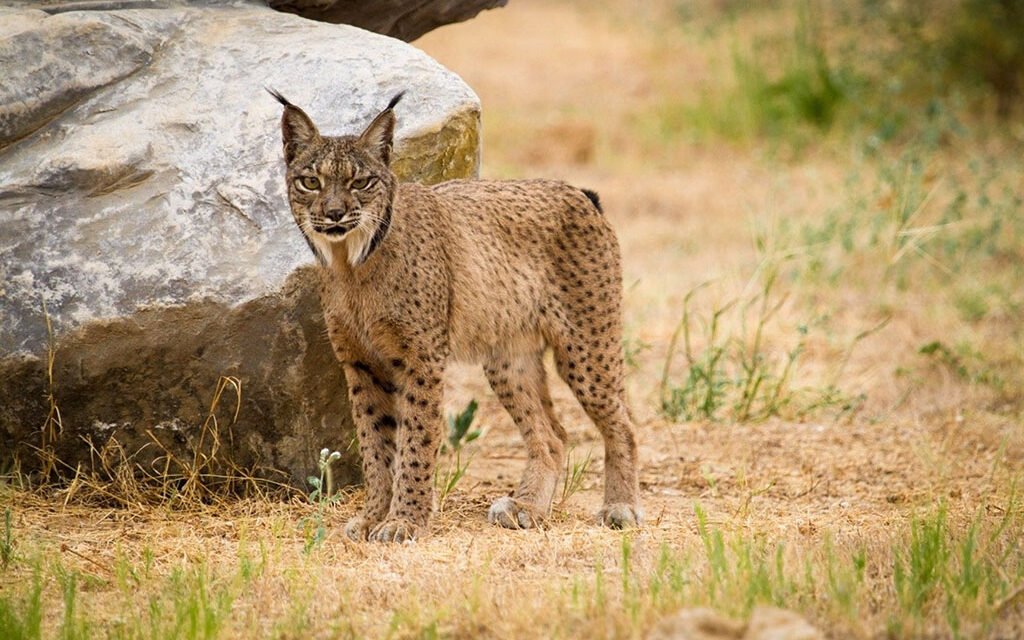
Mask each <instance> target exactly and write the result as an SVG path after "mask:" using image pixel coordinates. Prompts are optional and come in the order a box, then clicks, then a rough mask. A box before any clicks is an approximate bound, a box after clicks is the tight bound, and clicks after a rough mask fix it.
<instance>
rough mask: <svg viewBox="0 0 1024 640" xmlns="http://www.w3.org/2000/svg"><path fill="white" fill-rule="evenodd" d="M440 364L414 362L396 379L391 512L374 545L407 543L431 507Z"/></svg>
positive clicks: (374, 534) (424, 522)
mask: <svg viewBox="0 0 1024 640" xmlns="http://www.w3.org/2000/svg"><path fill="white" fill-rule="evenodd" d="M443 371H444V370H443V359H441V358H435V359H432V360H427V359H419V358H417V359H415V360H413V361H412V362H409V363H407V367H406V369H405V372H404V374H403V375H402V376H400V386H399V390H398V393H397V399H396V402H397V405H398V408H399V411H398V414H399V416H400V419H399V426H398V434H397V444H398V458H397V460H396V462H395V474H394V483H393V488H392V492H391V507H390V511H389V512H388V517H387V519H386V520H384V522H382V523H380V524H379V525H377V527H376V528H375V529H374V530H373V532H372V533H371V535H370V537H371V538H372V539H373V540H376V541H378V542H404V541H406V540H412V539H413V538H415V537H416V536H417V534H418V532H419V531H420V530H421V529H424V528H425V527H426V525H427V521H428V520H429V519H430V512H431V510H432V509H433V506H434V467H435V465H436V462H437V448H438V445H439V444H440V442H441V393H442V374H443Z"/></svg>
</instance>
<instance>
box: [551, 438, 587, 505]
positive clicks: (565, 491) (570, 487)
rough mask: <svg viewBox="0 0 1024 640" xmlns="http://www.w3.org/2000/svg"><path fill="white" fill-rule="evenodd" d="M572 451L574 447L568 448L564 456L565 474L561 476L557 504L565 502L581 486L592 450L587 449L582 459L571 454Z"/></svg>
mask: <svg viewBox="0 0 1024 640" xmlns="http://www.w3.org/2000/svg"><path fill="white" fill-rule="evenodd" d="M574 451H575V449H570V450H569V454H568V455H566V457H565V474H564V475H563V476H562V498H561V500H559V502H558V504H559V506H562V505H564V504H565V503H567V502H568V501H569V498H571V497H572V496H573V495H574V494H575V493H576V492H577V491H579V490H580V489H582V488H583V479H584V477H585V476H586V475H587V472H588V471H589V470H590V463H591V462H592V456H593V453H594V452H593V450H589V451H587V455H586V456H585V457H584V458H583V459H582V460H578V459H576V458H575V457H574V456H573V452H574Z"/></svg>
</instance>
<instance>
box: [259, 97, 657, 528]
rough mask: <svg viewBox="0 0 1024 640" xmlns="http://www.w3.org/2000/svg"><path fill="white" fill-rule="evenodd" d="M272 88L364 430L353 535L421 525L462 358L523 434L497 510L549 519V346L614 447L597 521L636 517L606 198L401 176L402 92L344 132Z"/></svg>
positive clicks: (557, 438)
mask: <svg viewBox="0 0 1024 640" xmlns="http://www.w3.org/2000/svg"><path fill="white" fill-rule="evenodd" d="M275 95H276V97H277V98H278V99H279V100H280V101H281V103H282V104H283V105H284V106H285V110H284V114H283V116H282V125H281V126H282V132H283V142H284V149H285V158H286V161H287V178H286V179H287V181H288V193H289V199H290V202H291V208H292V213H293V215H294V217H295V220H296V222H297V223H298V226H299V229H301V230H302V233H303V234H304V235H305V236H306V238H307V239H308V241H309V243H310V246H312V247H313V248H314V251H315V252H316V253H317V255H318V257H319V258H320V260H321V262H322V264H323V269H322V276H323V278H322V291H321V300H322V303H323V308H324V314H325V317H326V322H327V328H328V333H329V335H330V339H331V343H332V345H333V346H334V350H335V352H336V354H337V356H338V359H339V360H340V361H341V363H342V366H343V367H344V370H345V376H346V379H347V380H348V384H349V397H350V400H351V405H352V410H353V418H354V420H355V424H356V429H357V434H358V436H359V449H360V454H361V456H362V462H363V474H364V477H365V481H366V503H365V506H364V508H363V510H362V512H361V514H360V515H359V516H357V517H356V518H354V519H353V520H351V521H350V522H349V523H348V525H347V526H346V532H347V533H348V535H349V536H351V537H352V538H355V539H366V538H370V539H372V540H378V541H402V540H409V539H412V538H414V537H415V536H416V535H417V534H418V533H420V532H422V531H423V530H424V528H425V527H426V526H427V522H428V519H429V516H430V513H431V510H432V506H433V479H434V467H435V462H436V456H437V451H438V446H439V445H440V442H441V438H442V434H443V423H442V415H441V394H442V378H443V376H444V371H445V367H446V365H447V363H448V362H449V361H451V360H453V359H456V360H463V361H472V362H479V363H482V364H483V367H484V373H485V374H486V377H487V380H488V382H489V383H490V385H491V387H492V388H493V389H494V392H495V393H496V394H497V396H498V398H499V399H500V400H501V403H502V404H503V405H504V406H505V408H506V409H507V410H508V412H509V413H510V414H511V415H512V418H513V419H514V421H515V423H516V425H517V426H518V428H519V430H520V432H521V434H522V436H523V439H524V441H525V443H526V449H527V454H528V459H527V463H526V469H525V471H524V473H523V477H522V480H521V481H520V482H519V485H518V487H517V488H516V489H515V491H514V493H513V494H512V495H511V496H509V497H504V498H499V499H498V500H497V501H495V502H494V504H493V505H492V506H491V509H490V511H489V513H488V519H489V520H490V521H491V522H493V523H496V524H499V525H502V526H506V527H512V528H525V527H531V526H534V525H535V524H537V523H538V522H539V521H541V520H542V519H543V518H544V517H545V516H547V515H548V514H549V512H550V509H551V504H552V501H553V498H554V493H555V487H556V482H557V479H558V475H559V472H560V471H561V469H562V468H563V466H564V460H565V446H566V432H565V429H564V428H563V427H562V425H561V424H560V423H559V420H558V417H557V416H556V415H555V412H554V410H553V407H552V403H551V395H550V392H549V390H548V386H547V380H546V376H545V371H544V365H543V360H542V358H543V354H544V352H545V350H546V349H548V348H550V349H551V350H552V351H553V352H554V359H555V363H556V368H557V370H558V373H559V375H561V377H562V378H563V379H564V380H565V381H566V382H567V383H568V385H569V387H570V388H571V389H572V391H573V393H574V394H575V395H576V397H577V399H578V400H579V401H580V403H581V404H582V406H583V408H584V409H585V410H586V412H587V414H588V415H589V416H590V418H591V419H592V420H593V421H594V423H595V424H596V426H597V428H598V429H599V430H600V432H601V435H602V437H603V439H604V445H605V464H604V468H605V499H604V507H603V508H602V510H601V512H600V514H599V518H600V520H601V521H602V522H604V523H605V524H607V525H609V526H612V527H630V526H636V525H637V524H639V522H640V521H641V518H642V511H641V509H640V504H639V498H638V483H637V451H636V442H635V436H634V427H633V424H632V420H631V417H630V413H629V411H628V409H627V406H626V400H625V393H624V388H623V355H622V346H621V338H622V319H621V318H622V282H621V279H622V273H621V266H620V258H619V247H618V242H617V240H616V237H615V233H614V232H613V230H612V228H611V225H610V224H609V223H608V220H607V219H606V218H605V217H604V216H603V215H602V214H601V209H600V205H599V201H598V198H597V194H595V193H594V192H592V191H584V190H581V189H577V188H575V187H572V186H570V185H568V184H565V183H563V182H556V181H551V180H521V181H485V180H454V181H451V182H445V183H441V184H438V185H435V186H431V187H428V186H423V185H419V184H398V181H397V180H396V178H395V176H394V174H393V173H392V172H391V170H390V168H389V161H390V156H391V148H392V139H393V133H394V126H395V115H394V107H395V106H396V104H397V103H398V100H399V99H400V97H401V96H400V95H399V96H397V97H396V98H395V99H394V100H392V102H391V104H390V105H389V106H388V107H387V108H386V109H385V110H384V111H382V112H381V113H380V114H378V115H377V116H376V117H375V118H374V119H373V121H372V122H371V123H370V124H369V125H368V126H367V127H366V129H365V130H364V131H363V132H362V133H361V134H359V135H357V136H341V137H327V136H321V135H320V133H319V132H318V131H317V129H316V127H315V125H314V124H313V122H312V120H310V118H309V117H308V116H307V115H306V114H305V113H304V112H302V110H301V109H299V108H298V107H296V106H294V105H292V104H291V103H289V102H288V101H287V100H285V99H284V98H283V97H281V96H280V95H279V94H275ZM313 178H315V181H314V180H313ZM314 183H315V184H317V185H319V188H318V189H311V188H310V187H311V186H313V185H314Z"/></svg>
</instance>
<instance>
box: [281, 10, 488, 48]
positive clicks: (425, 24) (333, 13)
mask: <svg viewBox="0 0 1024 640" xmlns="http://www.w3.org/2000/svg"><path fill="white" fill-rule="evenodd" d="M269 2H270V6H271V7H273V8H274V9H277V10H279V11H287V12H288V13H295V14H298V15H300V16H302V17H303V18H309V19H310V20H322V21H324V22H334V23H340V24H351V25H355V26H357V27H361V28H363V29H368V30H370V31H374V32H376V33H383V34H385V35H389V36H391V37H393V38H400V39H402V40H405V41H406V42H412V41H413V40H415V39H416V38H418V37H420V36H421V35H423V34H424V33H426V32H428V31H431V30H433V29H436V28H437V27H440V26H443V25H446V24H451V23H453V22H462V21H464V20H469V19H470V18H472V17H474V16H475V15H476V14H478V13H480V12H481V11H483V10H485V9H494V8H495V7H504V6H505V5H506V4H507V3H508V0H416V1H415V2H412V1H410V0H359V1H358V2H353V0H269Z"/></svg>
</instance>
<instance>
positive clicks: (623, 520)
mask: <svg viewBox="0 0 1024 640" xmlns="http://www.w3.org/2000/svg"><path fill="white" fill-rule="evenodd" d="M597 519H598V521H600V523H601V524H603V525H604V526H606V527H609V528H611V529H634V528H636V527H639V526H640V525H642V524H643V523H644V510H643V509H641V508H640V506H639V505H635V504H627V503H624V502H617V503H613V504H606V505H605V506H604V507H603V508H602V509H601V510H600V511H599V512H598V513H597Z"/></svg>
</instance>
